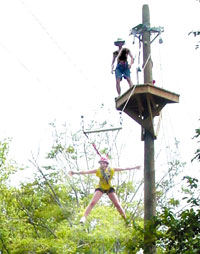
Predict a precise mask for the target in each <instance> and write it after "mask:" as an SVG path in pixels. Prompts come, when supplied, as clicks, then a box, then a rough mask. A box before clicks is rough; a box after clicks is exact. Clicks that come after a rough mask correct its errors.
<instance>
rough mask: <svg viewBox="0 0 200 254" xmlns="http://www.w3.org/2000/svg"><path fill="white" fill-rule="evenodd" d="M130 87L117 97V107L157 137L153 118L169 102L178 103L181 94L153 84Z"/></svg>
mask: <svg viewBox="0 0 200 254" xmlns="http://www.w3.org/2000/svg"><path fill="white" fill-rule="evenodd" d="M132 89H133V88H130V89H129V90H127V91H126V92H125V93H124V94H122V95H121V96H119V97H118V98H116V99H115V102H116V109H117V110H121V111H124V112H125V113H127V114H128V115H129V116H130V117H131V118H133V119H134V120H135V121H136V122H138V123H139V124H140V125H141V126H142V127H143V128H144V129H146V130H148V131H149V132H150V133H151V134H152V136H153V137H154V138H156V136H155V133H154V128H153V118H154V117H155V116H158V115H159V114H160V112H161V110H162V109H163V107H164V106H165V105H166V104H167V103H178V102H179V95H178V94H175V93H172V92H169V91H167V90H165V89H162V88H160V87H156V86H154V85H151V84H142V85H137V86H136V87H135V90H134V92H133V93H132Z"/></svg>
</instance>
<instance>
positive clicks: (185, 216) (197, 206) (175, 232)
mask: <svg viewBox="0 0 200 254" xmlns="http://www.w3.org/2000/svg"><path fill="white" fill-rule="evenodd" d="M184 179H185V180H187V183H188V188H190V190H193V189H195V191H196V190H197V188H198V185H197V183H198V180H197V179H195V178H191V177H188V176H187V177H184ZM191 193H192V192H190V196H189V197H184V200H186V201H187V205H188V206H189V208H187V209H183V210H181V211H180V212H178V213H176V212H175V211H174V210H173V209H172V208H167V207H164V208H163V212H162V213H160V214H158V216H157V218H156V226H157V227H158V229H159V237H158V246H159V247H160V248H161V249H162V250H163V252H161V253H169V254H173V253H174V254H175V253H182V254H189V253H194V254H195V253H199V249H200V223H199V222H200V202H199V201H200V200H199V198H198V196H197V197H191Z"/></svg>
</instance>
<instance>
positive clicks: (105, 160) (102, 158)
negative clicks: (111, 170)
mask: <svg viewBox="0 0 200 254" xmlns="http://www.w3.org/2000/svg"><path fill="white" fill-rule="evenodd" d="M99 162H105V163H107V164H109V162H108V160H107V159H106V158H104V157H101V159H100V160H99Z"/></svg>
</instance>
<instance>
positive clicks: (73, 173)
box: [69, 169, 97, 176]
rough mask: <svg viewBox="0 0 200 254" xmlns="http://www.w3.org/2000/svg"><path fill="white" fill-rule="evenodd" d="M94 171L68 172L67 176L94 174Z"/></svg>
mask: <svg viewBox="0 0 200 254" xmlns="http://www.w3.org/2000/svg"><path fill="white" fill-rule="evenodd" d="M96 171H97V170H96V169H94V170H87V171H69V175H70V176H73V175H87V174H95V173H96Z"/></svg>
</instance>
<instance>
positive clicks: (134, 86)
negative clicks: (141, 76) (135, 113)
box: [121, 85, 137, 112]
mask: <svg viewBox="0 0 200 254" xmlns="http://www.w3.org/2000/svg"><path fill="white" fill-rule="evenodd" d="M136 86H137V85H133V88H132V91H131V93H130V94H129V97H128V99H127V101H126V103H125V105H124V107H123V108H122V111H121V112H124V110H125V108H126V106H127V104H128V102H129V100H130V98H131V96H132V95H133V93H134V91H135V88H136Z"/></svg>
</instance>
